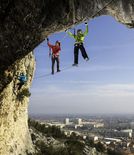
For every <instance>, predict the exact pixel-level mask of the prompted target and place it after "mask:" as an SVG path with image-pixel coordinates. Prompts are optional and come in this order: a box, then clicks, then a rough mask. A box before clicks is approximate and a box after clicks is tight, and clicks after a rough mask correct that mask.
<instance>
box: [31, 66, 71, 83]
mask: <svg viewBox="0 0 134 155" xmlns="http://www.w3.org/2000/svg"><path fill="white" fill-rule="evenodd" d="M73 67H74V66H68V67H65V68H63V69H62V71H66V70H69V69H71V68H73ZM57 73H59V72H56V73H55V74H57ZM48 76H54V75H52V74H51V73H48V74H44V75H41V76H38V77H36V78H34V80H36V79H41V78H44V77H48Z"/></svg>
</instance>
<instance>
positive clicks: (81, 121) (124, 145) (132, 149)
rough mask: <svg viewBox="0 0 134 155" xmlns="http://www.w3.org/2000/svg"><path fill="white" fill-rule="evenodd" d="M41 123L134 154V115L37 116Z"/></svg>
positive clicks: (69, 134) (67, 133)
mask: <svg viewBox="0 0 134 155" xmlns="http://www.w3.org/2000/svg"><path fill="white" fill-rule="evenodd" d="M34 119H36V120H38V121H39V122H40V123H41V124H45V125H46V127H47V126H48V127H49V126H57V127H59V128H60V129H61V130H62V131H64V134H65V135H66V136H71V134H72V133H75V134H76V135H78V136H80V137H82V139H90V140H93V141H94V143H95V142H96V143H97V142H98V141H99V142H101V143H102V144H104V145H105V146H106V147H109V148H113V149H114V150H118V151H124V152H126V153H127V154H134V116H132V115H128V116H116V115H115V116H114V115H113V116H103V115H102V116H87V115H86V116H84V115H80V116H79V115H77V116H71V115H70V116H69V115H68V117H66V116H64V117H63V116H59V117H58V116H55V118H54V117H45V118H43V117H41V116H40V117H35V118H34Z"/></svg>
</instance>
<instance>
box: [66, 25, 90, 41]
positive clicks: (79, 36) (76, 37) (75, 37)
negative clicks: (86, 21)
mask: <svg viewBox="0 0 134 155" xmlns="http://www.w3.org/2000/svg"><path fill="white" fill-rule="evenodd" d="M67 33H68V35H69V36H70V37H72V38H74V39H75V43H83V42H84V39H85V36H86V35H87V34H88V25H86V31H85V32H84V33H82V34H79V35H74V34H73V33H71V32H69V31H68V32H67Z"/></svg>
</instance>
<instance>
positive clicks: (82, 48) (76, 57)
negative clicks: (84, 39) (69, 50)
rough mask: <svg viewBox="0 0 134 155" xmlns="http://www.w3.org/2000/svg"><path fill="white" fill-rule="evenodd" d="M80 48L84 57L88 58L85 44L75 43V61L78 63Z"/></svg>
mask: <svg viewBox="0 0 134 155" xmlns="http://www.w3.org/2000/svg"><path fill="white" fill-rule="evenodd" d="M79 49H80V51H81V54H82V56H83V58H84V59H86V58H88V55H87V53H86V50H85V48H84V46H83V44H82V43H81V44H75V45H74V63H75V64H78V55H79Z"/></svg>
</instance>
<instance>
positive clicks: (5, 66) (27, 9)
mask: <svg viewBox="0 0 134 155" xmlns="http://www.w3.org/2000/svg"><path fill="white" fill-rule="evenodd" d="M109 1H110V0H16V1H15V0H1V1H0V93H1V94H0V154H1V155H8V154H10V155H11V154H14V155H15V154H17V155H18V154H19V153H20V154H23V155H24V154H25V152H26V150H28V151H31V150H32V144H31V141H30V137H29V133H28V127H27V103H28V97H26V96H23V95H22V94H18V93H17V95H15V93H14V87H15V83H16V82H17V81H16V79H15V75H16V74H17V72H20V71H24V72H27V74H28V78H29V81H28V84H27V85H26V86H25V88H26V89H28V88H29V87H30V83H31V79H32V76H33V70H34V60H33V56H32V54H29V53H30V51H32V50H33V49H34V48H35V47H36V46H37V45H38V44H39V43H40V42H42V41H43V40H44V39H45V38H46V37H47V36H48V35H50V34H51V33H54V32H56V31H61V30H65V29H67V28H70V27H71V26H72V25H73V24H74V21H75V22H76V23H77V24H78V23H81V22H83V21H84V20H85V19H88V20H90V19H91V18H92V16H93V15H94V14H95V13H96V12H97V11H98V10H100V9H101V8H102V7H103V6H104V5H105V4H106V3H108V2H109ZM99 15H111V16H113V17H114V18H115V19H116V20H118V21H119V22H121V23H123V24H125V25H126V26H128V27H131V28H133V27H134V0H113V1H112V2H111V3H110V5H109V6H108V7H107V8H105V10H103V11H101V12H99V14H97V15H95V16H99ZM74 19H75V20H74ZM28 54H29V55H28ZM23 93H24V92H23ZM12 152H13V153H12Z"/></svg>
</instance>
